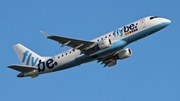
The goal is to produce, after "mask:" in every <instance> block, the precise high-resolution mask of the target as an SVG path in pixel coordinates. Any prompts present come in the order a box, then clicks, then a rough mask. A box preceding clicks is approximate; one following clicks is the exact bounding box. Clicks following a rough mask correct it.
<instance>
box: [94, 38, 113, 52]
mask: <svg viewBox="0 0 180 101" xmlns="http://www.w3.org/2000/svg"><path fill="white" fill-rule="evenodd" d="M111 45H112V43H111V40H110V39H104V40H102V41H100V42H99V43H98V44H97V46H98V48H99V49H100V50H101V49H105V48H109V47H110V46H111Z"/></svg>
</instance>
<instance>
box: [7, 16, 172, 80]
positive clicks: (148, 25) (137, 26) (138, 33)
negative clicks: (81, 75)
mask: <svg viewBox="0 0 180 101" xmlns="http://www.w3.org/2000/svg"><path fill="white" fill-rule="evenodd" d="M170 23H171V21H170V20H169V19H166V18H162V17H159V16H148V17H145V18H142V19H140V20H137V21H135V22H132V23H130V24H127V25H125V26H123V27H120V28H117V29H115V30H113V31H111V32H109V33H107V34H105V35H102V36H100V37H98V38H95V39H93V40H90V41H86V40H78V39H73V38H66V37H61V36H56V35H48V34H47V33H45V32H43V31H41V33H42V34H43V35H44V36H45V37H46V38H48V39H51V40H54V41H57V42H58V43H60V44H61V47H63V46H69V47H71V49H69V50H67V51H65V52H62V53H60V54H58V55H55V56H52V57H43V56H40V55H38V54H36V53H35V52H33V51H32V50H30V49H28V48H26V47H25V46H23V45H22V44H19V43H18V44H16V45H14V46H13V48H14V50H15V52H16V54H17V56H18V58H19V59H20V61H21V63H22V65H17V64H12V65H10V66H8V67H9V68H11V69H14V70H17V71H19V72H20V73H19V74H18V75H17V77H31V78H35V77H37V76H38V75H40V74H44V73H49V72H56V71H60V70H64V69H68V68H71V67H74V66H78V65H80V64H84V63H87V62H91V61H94V60H97V62H98V63H99V62H101V64H104V67H106V66H108V67H111V66H114V65H116V64H117V60H123V59H126V58H128V57H130V56H131V55H132V50H131V49H130V48H126V46H127V45H129V44H130V43H132V42H135V41H137V40H139V39H141V38H144V37H146V36H149V35H151V34H153V33H155V32H157V31H159V30H161V29H163V28H165V27H166V26H168V25H169V24H170Z"/></svg>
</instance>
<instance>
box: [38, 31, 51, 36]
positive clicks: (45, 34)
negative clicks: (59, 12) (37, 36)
mask: <svg viewBox="0 0 180 101" xmlns="http://www.w3.org/2000/svg"><path fill="white" fill-rule="evenodd" d="M40 32H41V33H42V34H43V35H44V36H45V37H48V36H49V35H48V34H47V33H45V32H43V31H40Z"/></svg>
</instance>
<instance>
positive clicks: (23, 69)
mask: <svg viewBox="0 0 180 101" xmlns="http://www.w3.org/2000/svg"><path fill="white" fill-rule="evenodd" d="M8 67H9V68H11V69H14V70H17V71H19V72H22V73H27V72H30V71H33V70H35V69H36V68H35V67H31V66H22V65H10V66H8Z"/></svg>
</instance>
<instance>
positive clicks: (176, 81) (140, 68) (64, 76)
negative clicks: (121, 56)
mask: <svg viewBox="0 0 180 101" xmlns="http://www.w3.org/2000/svg"><path fill="white" fill-rule="evenodd" d="M179 4H180V1H178V0H171V1H169V0H148V1H144V0H138V1H134V0H124V1H122V0H99V1H97V0H90V1H84V0H64V1H62V0H53V1H50V0H33V1H24V0H1V1H0V8H1V9H0V15H1V16H0V26H1V28H0V35H1V37H0V46H1V53H0V55H1V71H0V80H1V86H0V92H1V93H0V100H1V101H17V100H18V101H24V100H25V101H50V100H51V101H180V63H179V60H180V57H179V55H180V53H179V52H180V47H179V43H180V39H179V38H180V35H179V32H178V29H179V22H180V20H179V18H180V15H179V13H178V10H179V9H180V7H179ZM149 15H158V16H162V17H165V18H168V19H170V20H171V21H172V23H171V24H170V25H169V26H168V27H167V28H165V29H163V30H161V31H159V32H157V33H155V34H153V35H151V36H149V37H146V38H144V39H141V40H139V41H137V42H134V43H132V44H130V45H128V46H127V47H128V48H131V49H132V51H133V55H132V57H130V58H128V59H125V60H121V61H118V64H117V65H116V66H114V67H112V68H103V66H102V65H100V64H98V63H96V61H95V62H91V63H87V64H83V65H81V66H80V67H74V68H71V69H67V70H63V71H59V72H54V73H49V74H44V75H40V76H39V77H37V78H35V79H31V78H17V77H16V75H17V74H18V72H17V71H14V70H11V69H9V68H7V66H8V65H10V64H20V61H19V59H18V58H17V56H16V54H15V52H14V50H13V48H12V46H13V45H14V44H17V43H21V44H23V45H25V46H26V47H28V48H30V49H31V50H33V51H35V52H36V53H38V54H40V55H42V56H54V55H56V54H58V53H60V52H63V51H64V50H66V49H69V47H63V48H61V47H60V44H58V43H57V42H55V41H52V40H49V39H46V38H45V37H44V36H43V35H42V34H41V33H40V30H43V31H45V32H47V33H49V34H53V35H59V36H65V37H71V38H77V39H83V40H91V39H93V38H96V37H98V36H100V35H102V34H105V33H107V32H109V31H112V30H114V29H116V28H119V27H121V26H123V25H126V24H129V23H131V22H133V21H136V20H138V19H140V18H143V17H146V16H149Z"/></svg>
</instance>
